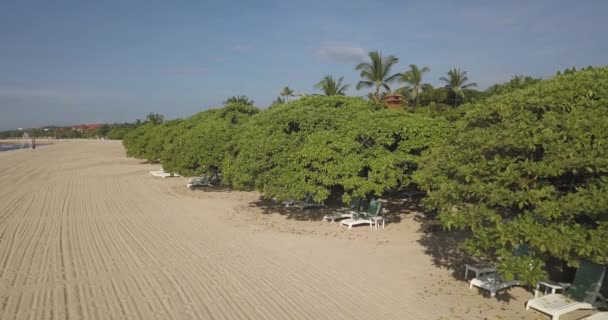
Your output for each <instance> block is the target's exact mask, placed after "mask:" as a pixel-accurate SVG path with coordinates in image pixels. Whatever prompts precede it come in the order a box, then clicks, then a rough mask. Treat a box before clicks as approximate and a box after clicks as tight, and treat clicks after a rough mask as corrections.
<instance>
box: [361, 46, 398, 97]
mask: <svg viewBox="0 0 608 320" xmlns="http://www.w3.org/2000/svg"><path fill="white" fill-rule="evenodd" d="M369 59H370V62H362V63H359V64H358V65H357V67H355V70H357V71H361V74H360V76H361V79H362V80H361V81H359V83H357V87H356V88H357V90H360V89H361V88H374V89H375V93H374V97H375V99H376V100H378V99H379V94H380V89H382V88H384V89H385V90H386V91H391V88H390V87H389V86H388V84H389V83H391V82H394V81H395V80H397V79H399V77H400V76H401V74H400V73H395V74H391V69H392V68H393V66H394V65H395V64H397V63H398V62H399V59H398V58H397V57H395V56H388V57H386V58H383V57H382V53H380V52H378V51H372V52H370V53H369Z"/></svg>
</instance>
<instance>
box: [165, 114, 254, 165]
mask: <svg viewBox="0 0 608 320" xmlns="http://www.w3.org/2000/svg"><path fill="white" fill-rule="evenodd" d="M258 112H259V109H257V108H255V107H252V106H249V105H245V104H240V103H232V104H228V105H226V106H225V107H224V108H221V109H212V110H208V111H204V112H201V113H198V114H196V115H194V116H192V117H190V118H189V119H187V120H185V121H184V122H183V123H182V124H180V125H179V126H178V127H177V128H175V129H174V130H173V131H172V132H171V133H167V136H168V137H169V138H168V139H167V138H165V150H164V151H163V153H162V156H161V162H162V164H163V167H164V168H165V169H166V170H169V171H172V172H179V173H180V174H182V175H186V176H194V175H200V174H202V173H210V174H215V173H217V172H221V171H222V164H223V162H224V159H225V157H226V156H227V155H228V152H229V150H230V148H231V146H232V144H233V139H234V136H235V133H236V130H237V128H238V127H239V126H241V125H243V124H244V123H246V122H247V120H248V118H250V117H251V116H252V115H254V114H256V113H258Z"/></svg>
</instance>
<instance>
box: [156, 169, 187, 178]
mask: <svg viewBox="0 0 608 320" xmlns="http://www.w3.org/2000/svg"><path fill="white" fill-rule="evenodd" d="M151 175H152V176H153V177H157V178H168V177H180V175H179V174H177V173H169V172H164V171H157V172H154V173H151Z"/></svg>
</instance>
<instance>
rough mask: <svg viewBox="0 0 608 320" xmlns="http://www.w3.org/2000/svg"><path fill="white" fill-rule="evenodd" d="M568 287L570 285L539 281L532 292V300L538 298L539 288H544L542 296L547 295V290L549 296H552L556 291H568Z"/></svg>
mask: <svg viewBox="0 0 608 320" xmlns="http://www.w3.org/2000/svg"><path fill="white" fill-rule="evenodd" d="M570 286H571V284H569V283H566V282H555V281H551V280H545V281H541V282H539V283H538V284H537V285H536V289H535V290H534V298H536V297H538V294H539V293H540V289H541V287H544V288H545V290H544V294H547V293H548V292H549V289H551V294H554V293H556V292H557V290H565V289H568V288H569V287H570Z"/></svg>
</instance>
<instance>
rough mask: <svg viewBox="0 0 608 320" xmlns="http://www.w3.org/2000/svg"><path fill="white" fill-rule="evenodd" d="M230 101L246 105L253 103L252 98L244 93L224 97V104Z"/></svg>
mask: <svg viewBox="0 0 608 320" xmlns="http://www.w3.org/2000/svg"><path fill="white" fill-rule="evenodd" d="M230 103H239V104H244V105H248V106H253V105H254V104H255V102H254V101H253V100H251V99H249V98H247V96H246V95H241V96H232V97H230V98H228V99H226V101H224V105H227V104H230Z"/></svg>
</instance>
